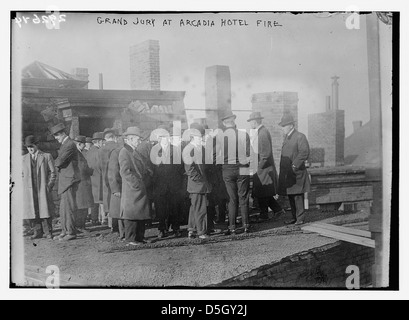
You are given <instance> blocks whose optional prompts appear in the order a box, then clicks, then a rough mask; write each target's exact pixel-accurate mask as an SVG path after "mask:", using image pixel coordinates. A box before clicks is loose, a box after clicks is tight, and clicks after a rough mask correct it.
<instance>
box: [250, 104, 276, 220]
mask: <svg viewBox="0 0 409 320" xmlns="http://www.w3.org/2000/svg"><path fill="white" fill-rule="evenodd" d="M262 119H264V118H263V117H262V116H261V114H260V112H253V113H252V114H251V115H250V118H249V119H248V120H247V121H248V122H250V126H251V128H252V129H253V130H255V132H254V135H253V137H252V146H253V151H254V162H255V163H254V170H255V171H256V172H255V173H254V175H253V190H252V196H253V198H257V200H258V204H259V207H260V216H259V218H260V219H262V220H267V219H268V218H269V217H268V208H269V207H270V208H271V209H272V210H273V212H274V214H275V217H278V216H279V215H281V214H282V213H284V211H283V209H282V208H281V207H280V205H279V204H278V202H277V201H276V198H275V197H276V195H277V194H278V175H277V170H276V167H275V164H274V157H273V147H272V140H271V135H270V132H269V131H268V129H267V128H266V127H265V126H263V124H262Z"/></svg>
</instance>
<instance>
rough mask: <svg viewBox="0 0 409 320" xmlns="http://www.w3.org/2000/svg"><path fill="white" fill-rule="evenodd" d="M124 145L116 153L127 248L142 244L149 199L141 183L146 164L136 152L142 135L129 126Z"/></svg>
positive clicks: (136, 129)
mask: <svg viewBox="0 0 409 320" xmlns="http://www.w3.org/2000/svg"><path fill="white" fill-rule="evenodd" d="M124 136H126V142H127V143H126V144H124V147H123V148H122V149H121V151H120V152H119V168H120V174H121V179H122V194H121V214H120V217H121V219H123V220H124V224H125V239H126V242H127V243H128V245H129V246H135V245H139V244H141V243H144V242H145V241H144V235H145V222H146V220H149V219H151V215H150V210H149V199H148V195H147V191H146V186H145V183H144V180H143V177H144V172H145V171H146V165H145V164H144V163H143V160H142V158H141V156H140V154H139V153H138V152H137V151H136V148H137V147H138V145H139V143H140V140H141V137H142V132H141V130H140V129H139V128H138V127H129V128H128V129H127V130H126V131H125V132H124Z"/></svg>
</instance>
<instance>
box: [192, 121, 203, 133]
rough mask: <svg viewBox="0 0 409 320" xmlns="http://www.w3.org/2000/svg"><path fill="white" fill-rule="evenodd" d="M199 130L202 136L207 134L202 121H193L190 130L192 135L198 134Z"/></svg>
mask: <svg viewBox="0 0 409 320" xmlns="http://www.w3.org/2000/svg"><path fill="white" fill-rule="evenodd" d="M198 131H199V132H200V136H203V135H204V134H205V129H204V127H203V126H202V125H201V124H200V123H197V122H193V123H192V124H191V125H190V130H189V133H190V135H191V136H197V132H198Z"/></svg>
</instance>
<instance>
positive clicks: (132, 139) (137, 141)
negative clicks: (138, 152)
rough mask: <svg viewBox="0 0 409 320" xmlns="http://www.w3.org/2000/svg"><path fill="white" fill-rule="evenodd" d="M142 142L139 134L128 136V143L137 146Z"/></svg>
mask: <svg viewBox="0 0 409 320" xmlns="http://www.w3.org/2000/svg"><path fill="white" fill-rule="evenodd" d="M140 143H141V138H140V137H138V136H128V144H130V145H131V146H132V147H134V148H136V147H137V146H139V144H140Z"/></svg>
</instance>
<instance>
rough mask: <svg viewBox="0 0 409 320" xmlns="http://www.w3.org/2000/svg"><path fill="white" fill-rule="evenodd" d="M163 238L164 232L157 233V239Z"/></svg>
mask: <svg viewBox="0 0 409 320" xmlns="http://www.w3.org/2000/svg"><path fill="white" fill-rule="evenodd" d="M164 237H166V234H165V232H164V231H159V234H158V239H162V238H164Z"/></svg>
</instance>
